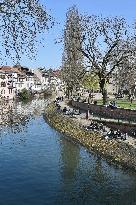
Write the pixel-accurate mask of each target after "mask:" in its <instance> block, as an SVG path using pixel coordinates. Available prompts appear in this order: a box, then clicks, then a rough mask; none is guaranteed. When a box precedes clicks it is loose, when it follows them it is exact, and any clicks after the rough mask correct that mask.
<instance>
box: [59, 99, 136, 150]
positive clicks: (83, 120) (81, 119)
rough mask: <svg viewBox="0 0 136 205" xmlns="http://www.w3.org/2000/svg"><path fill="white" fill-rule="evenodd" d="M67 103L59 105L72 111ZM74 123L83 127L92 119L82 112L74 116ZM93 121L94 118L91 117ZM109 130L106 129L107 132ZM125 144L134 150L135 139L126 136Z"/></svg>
mask: <svg viewBox="0 0 136 205" xmlns="http://www.w3.org/2000/svg"><path fill="white" fill-rule="evenodd" d="M67 102H68V101H65V100H64V101H62V102H60V103H59V104H60V105H61V108H62V109H63V108H64V107H67V108H68V109H72V108H71V107H70V106H68V105H67ZM73 119H74V120H75V121H77V122H78V123H79V124H81V125H82V126H83V125H85V126H86V125H89V124H90V122H91V119H92V116H89V119H86V113H85V112H82V113H81V114H80V115H75V116H74V118H73ZM93 119H94V117H93ZM108 129H109V128H107V131H108ZM124 142H125V143H127V144H129V145H132V146H133V147H134V148H136V139H135V138H133V137H131V136H128V137H127V139H126V140H125V141H124Z"/></svg>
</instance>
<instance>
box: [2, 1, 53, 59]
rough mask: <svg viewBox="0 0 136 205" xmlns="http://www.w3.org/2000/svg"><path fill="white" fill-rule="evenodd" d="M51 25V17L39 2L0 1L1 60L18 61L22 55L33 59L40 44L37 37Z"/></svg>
mask: <svg viewBox="0 0 136 205" xmlns="http://www.w3.org/2000/svg"><path fill="white" fill-rule="evenodd" d="M50 23H51V24H50ZM52 25H53V19H52V17H51V16H50V15H48V13H47V11H46V8H45V7H44V6H42V5H41V4H40V2H39V0H1V1H0V34H1V38H2V39H1V40H2V44H1V45H0V54H1V58H2V57H3V56H4V57H5V58H7V57H11V58H12V59H13V60H17V61H19V60H20V58H21V55H22V54H25V55H27V56H28V57H34V56H35V53H36V50H37V49H36V46H37V43H38V42H40V41H38V38H37V37H38V35H39V34H40V33H44V32H45V31H46V30H48V29H49V27H50V26H52Z"/></svg>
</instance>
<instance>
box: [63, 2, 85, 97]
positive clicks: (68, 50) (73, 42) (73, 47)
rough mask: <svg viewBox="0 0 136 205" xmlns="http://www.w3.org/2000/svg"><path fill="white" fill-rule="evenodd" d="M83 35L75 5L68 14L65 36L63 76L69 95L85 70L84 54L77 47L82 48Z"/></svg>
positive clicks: (77, 84)
mask: <svg viewBox="0 0 136 205" xmlns="http://www.w3.org/2000/svg"><path fill="white" fill-rule="evenodd" d="M81 35H82V33H81V24H80V18H79V14H78V10H77V8H76V7H75V6H73V7H71V8H70V9H69V10H68V12H67V14H66V25H65V29H64V36H63V41H64V52H63V57H62V78H63V80H64V81H65V83H66V87H67V94H68V96H69V95H70V94H72V91H73V89H74V88H76V87H78V86H79V83H80V80H81V79H82V77H83V75H84V72H85V69H84V65H83V55H82V53H81V52H80V51H79V50H78V49H77V47H78V48H80V47H81V46H82V45H81ZM73 36H74V37H73ZM77 36H78V38H77Z"/></svg>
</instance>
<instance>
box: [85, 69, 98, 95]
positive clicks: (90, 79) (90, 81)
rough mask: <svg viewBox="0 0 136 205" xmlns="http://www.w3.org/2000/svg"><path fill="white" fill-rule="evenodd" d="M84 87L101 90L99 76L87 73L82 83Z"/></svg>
mask: <svg viewBox="0 0 136 205" xmlns="http://www.w3.org/2000/svg"><path fill="white" fill-rule="evenodd" d="M81 84H82V86H84V88H86V89H89V90H93V91H94V90H97V89H99V79H98V76H95V75H94V74H93V73H91V72H89V73H88V72H87V73H86V74H85V75H84V77H83V79H82V81H81Z"/></svg>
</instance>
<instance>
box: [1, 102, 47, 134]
mask: <svg viewBox="0 0 136 205" xmlns="http://www.w3.org/2000/svg"><path fill="white" fill-rule="evenodd" d="M46 104H47V100H45V99H34V100H33V101H31V102H28V103H26V104H24V103H22V102H16V101H0V130H1V131H2V129H4V128H8V129H9V128H10V130H11V132H13V133H17V132H22V131H24V130H25V129H26V128H27V124H28V122H29V120H30V119H32V118H35V117H36V116H40V115H41V113H42V112H43V111H44V109H45V107H46Z"/></svg>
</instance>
